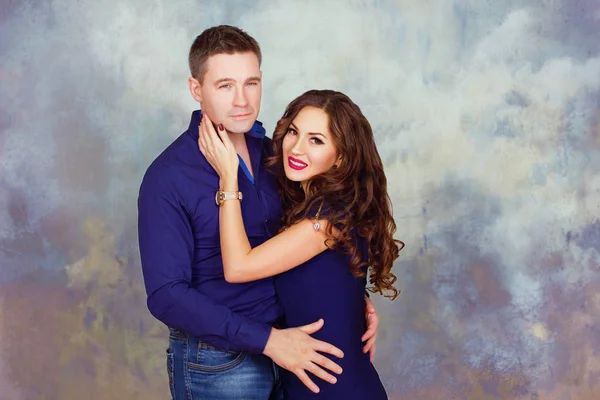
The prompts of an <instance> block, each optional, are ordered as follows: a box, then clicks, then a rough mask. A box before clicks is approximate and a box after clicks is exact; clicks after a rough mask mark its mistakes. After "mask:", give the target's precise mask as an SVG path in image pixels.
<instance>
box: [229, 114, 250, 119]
mask: <svg viewBox="0 0 600 400" xmlns="http://www.w3.org/2000/svg"><path fill="white" fill-rule="evenodd" d="M251 115H252V113H247V114H237V115H232V116H231V118H238V119H241V118H248V117H249V116H251Z"/></svg>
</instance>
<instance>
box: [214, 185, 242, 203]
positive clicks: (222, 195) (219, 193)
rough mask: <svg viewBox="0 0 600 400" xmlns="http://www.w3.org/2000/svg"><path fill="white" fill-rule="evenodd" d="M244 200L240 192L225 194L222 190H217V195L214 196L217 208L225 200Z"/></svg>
mask: <svg viewBox="0 0 600 400" xmlns="http://www.w3.org/2000/svg"><path fill="white" fill-rule="evenodd" d="M243 198H244V196H243V195H242V192H240V191H237V192H225V191H223V190H220V189H219V190H217V193H216V194H215V203H217V205H218V206H220V205H221V204H223V202H224V201H225V200H240V201H241V200H242V199H243Z"/></svg>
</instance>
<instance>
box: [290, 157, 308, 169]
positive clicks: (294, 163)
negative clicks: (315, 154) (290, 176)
mask: <svg viewBox="0 0 600 400" xmlns="http://www.w3.org/2000/svg"><path fill="white" fill-rule="evenodd" d="M288 165H289V166H290V168H292V169H295V170H297V171H299V170H301V169H304V168H306V167H308V164H306V163H305V162H302V161H300V160H298V159H297V158H294V157H288Z"/></svg>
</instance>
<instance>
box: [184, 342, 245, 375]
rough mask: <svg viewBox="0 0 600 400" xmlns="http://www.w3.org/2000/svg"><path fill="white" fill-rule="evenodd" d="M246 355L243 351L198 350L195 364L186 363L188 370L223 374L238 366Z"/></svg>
mask: <svg viewBox="0 0 600 400" xmlns="http://www.w3.org/2000/svg"><path fill="white" fill-rule="evenodd" d="M246 355H247V353H246V352H245V351H224V350H216V349H206V348H199V349H198V357H197V363H193V362H188V368H189V369H191V370H196V371H201V372H224V371H228V370H230V369H233V368H235V367H237V366H238V365H240V364H241V363H242V361H244V359H245V358H246Z"/></svg>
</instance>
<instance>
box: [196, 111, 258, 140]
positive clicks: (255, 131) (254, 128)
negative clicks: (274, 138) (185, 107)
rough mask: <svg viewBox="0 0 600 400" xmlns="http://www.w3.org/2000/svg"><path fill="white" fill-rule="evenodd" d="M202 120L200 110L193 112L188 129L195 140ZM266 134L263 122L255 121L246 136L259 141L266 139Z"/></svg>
mask: <svg viewBox="0 0 600 400" xmlns="http://www.w3.org/2000/svg"><path fill="white" fill-rule="evenodd" d="M201 120H202V114H201V113H200V110H196V111H194V112H192V118H191V119H190V126H189V127H188V132H190V133H191V134H192V135H193V136H194V138H196V139H197V138H198V125H200V121H201ZM265 134H266V130H265V128H264V127H263V124H262V122H260V121H254V125H252V128H250V131H248V132H246V135H249V136H252V137H254V138H257V139H264V137H265Z"/></svg>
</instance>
